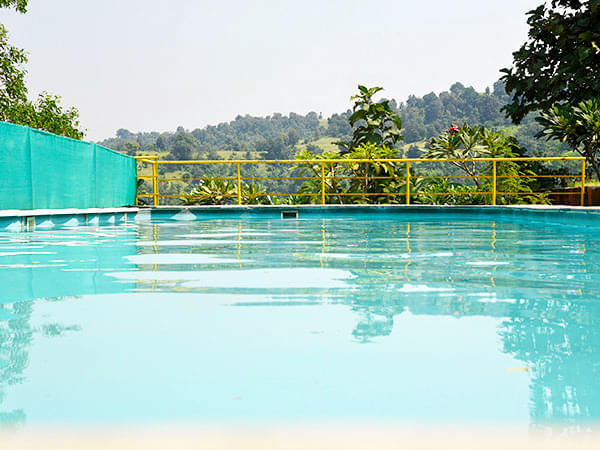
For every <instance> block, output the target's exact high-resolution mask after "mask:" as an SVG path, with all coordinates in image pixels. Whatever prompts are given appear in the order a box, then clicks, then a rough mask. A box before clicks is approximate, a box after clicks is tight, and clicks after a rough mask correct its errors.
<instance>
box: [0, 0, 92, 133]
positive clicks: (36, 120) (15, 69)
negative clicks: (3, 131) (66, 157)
mask: <svg viewBox="0 0 600 450" xmlns="http://www.w3.org/2000/svg"><path fill="white" fill-rule="evenodd" d="M27 3H28V1H27V0H0V8H13V9H15V10H16V11H18V12H20V13H25V12H26V11H27ZM25 63H27V55H26V54H25V52H24V51H23V50H22V49H20V48H17V47H13V46H12V45H10V44H9V42H8V32H7V31H6V28H5V27H4V26H3V25H1V24H0V120H2V121H7V122H12V123H16V124H19V125H27V126H30V127H32V128H37V129H40V130H45V131H49V132H51V133H55V134H59V135H63V136H68V137H71V138H74V139H81V138H82V137H83V135H84V132H83V131H81V130H79V128H78V127H79V111H77V109H75V108H69V109H66V110H63V108H62V106H61V105H60V97H58V96H55V95H50V94H48V93H45V92H44V93H42V94H40V96H39V97H38V98H37V100H35V101H30V100H28V99H27V87H26V86H25V81H24V77H25V69H24V68H23V65H24V64H25Z"/></svg>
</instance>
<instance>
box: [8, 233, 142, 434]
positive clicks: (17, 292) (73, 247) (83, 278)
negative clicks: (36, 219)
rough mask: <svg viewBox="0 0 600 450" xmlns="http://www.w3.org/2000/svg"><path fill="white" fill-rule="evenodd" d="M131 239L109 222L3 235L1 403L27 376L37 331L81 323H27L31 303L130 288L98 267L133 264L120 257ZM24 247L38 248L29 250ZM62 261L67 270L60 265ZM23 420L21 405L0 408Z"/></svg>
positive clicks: (58, 331) (49, 333) (54, 331)
mask: <svg viewBox="0 0 600 450" xmlns="http://www.w3.org/2000/svg"><path fill="white" fill-rule="evenodd" d="M134 239H135V235H134V234H132V233H131V232H130V231H129V230H128V229H127V228H123V227H119V228H118V229H117V228H111V227H110V226H106V227H104V228H103V229H102V231H94V229H93V228H91V227H82V229H81V230H79V231H74V230H72V229H63V230H55V231H51V232H46V231H37V232H36V233H28V234H26V235H23V234H8V233H7V234H5V235H2V239H0V251H3V250H8V251H7V253H8V254H9V256H6V255H5V256H4V257H3V258H4V260H3V262H4V261H6V262H7V264H6V265H5V266H3V267H0V286H1V287H2V298H1V300H2V302H1V303H0V408H1V406H2V402H3V401H4V399H5V396H6V390H7V389H8V388H9V387H10V386H12V385H16V384H21V383H24V382H26V379H25V371H26V369H27V367H28V365H29V349H30V346H31V345H32V343H33V338H34V336H35V335H36V334H37V335H38V336H40V335H42V336H44V337H47V338H50V337H59V336H62V335H63V334H64V333H65V332H72V331H78V330H79V329H80V328H79V326H78V325H69V324H62V323H47V324H42V325H41V326H40V327H39V328H37V327H32V325H31V317H32V314H33V311H34V305H35V304H36V303H38V302H40V301H62V300H64V299H65V298H67V296H69V297H73V296H80V295H85V294H100V293H110V292H123V291H127V289H129V288H134V287H135V285H134V284H122V283H116V282H115V280H114V279H113V278H111V277H109V276H107V275H106V273H105V272H104V271H102V269H106V268H110V270H119V269H120V268H122V269H127V268H131V267H134V266H133V265H132V264H130V263H128V261H127V259H126V258H125V257H126V256H129V255H131V254H132V252H133V251H134V249H133V248H132V247H133V246H129V245H127V243H129V242H130V241H132V240H134ZM65 241H67V242H66V243H65ZM4 244H7V246H6V248H3V246H4ZM15 246H18V247H17V248H15ZM29 247H31V248H32V249H42V250H43V251H42V252H40V253H39V254H36V253H35V252H34V253H32V254H29V253H28V250H29ZM10 253H14V254H13V255H10ZM67 265H68V268H69V269H70V270H69V271H65V270H64V269H65V266H67ZM36 266H38V267H36ZM59 295H61V297H58V296H59ZM25 420H26V413H25V411H24V410H22V409H16V410H12V411H1V410H0V424H8V423H23V422H25Z"/></svg>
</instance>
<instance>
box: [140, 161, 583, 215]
mask: <svg viewBox="0 0 600 450" xmlns="http://www.w3.org/2000/svg"><path fill="white" fill-rule="evenodd" d="M136 160H137V161H138V163H141V164H147V165H149V166H150V167H151V170H152V174H151V175H140V176H138V179H142V180H152V192H151V193H140V194H138V196H137V197H149V198H151V199H152V202H153V204H154V205H155V206H159V204H160V199H161V198H185V197H188V196H189V194H185V193H182V194H160V190H159V183H160V182H164V181H186V182H189V181H200V180H203V178H194V177H184V178H181V177H179V178H176V177H163V178H161V177H160V176H159V166H160V165H178V166H182V165H213V166H231V165H235V166H236V167H235V169H236V171H235V174H236V175H235V176H229V177H225V176H224V177H215V178H218V179H220V180H223V181H231V182H235V185H236V189H237V190H236V193H235V195H229V196H228V197H232V198H235V199H236V200H237V204H238V205H241V204H242V199H243V194H242V192H243V182H244V181H265V180H293V181H307V180H319V181H320V186H321V189H320V192H319V193H308V192H302V193H298V192H296V193H266V194H264V193H263V194H258V195H255V196H257V197H258V196H260V197H263V196H265V195H268V196H273V197H278V196H279V197H296V196H297V197H310V196H316V197H320V203H321V204H322V205H324V204H326V201H327V198H328V197H340V198H341V197H343V196H363V197H369V196H380V197H381V196H394V197H398V196H402V195H403V196H404V202H405V204H406V205H409V204H410V203H411V197H416V196H419V195H430V196H437V195H489V196H490V197H491V202H490V203H491V204H492V205H496V202H497V198H498V195H514V196H517V195H571V192H550V191H549V192H503V191H499V190H498V180H500V179H509V178H528V179H536V178H573V179H576V180H577V179H578V180H579V181H580V183H581V189H580V198H579V204H580V205H581V206H584V201H585V182H586V179H585V171H586V162H585V158H584V157H531V158H525V157H521V158H471V159H426V158H411V159H408V158H397V159H308V160H307V159H304V160H296V159H291V160H184V161H170V160H169V161H161V160H159V159H158V157H157V156H137V157H136ZM507 161H513V162H535V161H538V162H553V161H554V162H556V161H580V162H581V172H580V173H579V174H577V175H568V174H565V175H529V174H528V175H498V174H497V170H498V163H500V162H507ZM467 162H469V163H478V162H484V163H485V162H488V163H490V162H491V163H492V173H491V175H474V176H473V175H442V176H429V175H425V176H423V175H411V167H412V166H414V165H416V164H419V163H429V164H431V163H434V164H435V163H440V164H441V163H467ZM353 163H361V164H362V163H371V164H374V163H394V164H404V165H405V173H404V174H403V175H402V176H363V177H349V176H335V175H328V174H327V173H326V165H327V164H333V165H337V164H339V165H348V164H353ZM249 164H253V165H256V164H266V165H281V164H284V165H290V170H292V167H293V166H299V165H306V164H311V165H317V166H318V165H320V176H318V177H314V176H313V177H307V176H288V177H282V176H279V177H277V176H274V177H268V176H267V177H243V176H242V167H243V166H244V165H249ZM417 178H418V179H462V180H465V179H472V180H474V179H490V178H491V191H481V192H472V191H469V192H413V191H411V186H410V183H411V180H415V179H417ZM378 179H379V180H381V179H389V180H400V179H404V182H405V190H404V192H376V193H373V192H334V193H331V192H327V182H328V181H332V180H378ZM478 191H479V189H478ZM221 196H223V195H221ZM136 203H137V198H136Z"/></svg>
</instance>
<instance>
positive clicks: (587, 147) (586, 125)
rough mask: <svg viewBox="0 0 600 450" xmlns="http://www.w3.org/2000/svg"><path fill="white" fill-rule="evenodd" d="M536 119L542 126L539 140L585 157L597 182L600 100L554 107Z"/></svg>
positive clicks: (599, 148) (599, 157)
mask: <svg viewBox="0 0 600 450" xmlns="http://www.w3.org/2000/svg"><path fill="white" fill-rule="evenodd" d="M536 120H537V121H538V122H539V123H540V125H541V126H542V127H543V130H542V131H541V132H540V133H538V135H537V136H538V137H545V138H546V139H547V140H550V139H556V140H559V141H561V142H566V143H567V144H568V145H569V146H570V147H571V148H572V149H573V150H575V151H577V152H578V153H579V154H580V155H581V156H584V157H585V158H586V160H587V161H588V162H589V163H590V165H591V166H592V168H593V169H594V172H595V173H596V176H597V177H598V179H599V180H600V99H592V100H588V101H584V102H581V103H579V104H578V105H577V106H571V105H557V106H554V107H553V108H552V109H550V110H548V111H546V112H543V113H542V114H541V115H540V117H538V118H537V119H536Z"/></svg>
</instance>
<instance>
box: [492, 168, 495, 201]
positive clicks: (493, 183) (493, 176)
mask: <svg viewBox="0 0 600 450" xmlns="http://www.w3.org/2000/svg"><path fill="white" fill-rule="evenodd" d="M492 205H493V206H496V161H492Z"/></svg>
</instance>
